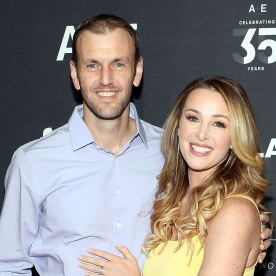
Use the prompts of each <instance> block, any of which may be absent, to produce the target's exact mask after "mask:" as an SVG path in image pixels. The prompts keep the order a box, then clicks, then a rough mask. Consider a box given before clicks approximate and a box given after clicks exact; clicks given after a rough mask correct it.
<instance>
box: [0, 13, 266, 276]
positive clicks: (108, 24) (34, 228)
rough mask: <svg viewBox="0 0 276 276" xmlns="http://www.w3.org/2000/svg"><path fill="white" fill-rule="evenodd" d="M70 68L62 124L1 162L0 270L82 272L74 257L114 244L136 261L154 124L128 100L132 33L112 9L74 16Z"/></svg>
mask: <svg viewBox="0 0 276 276" xmlns="http://www.w3.org/2000/svg"><path fill="white" fill-rule="evenodd" d="M70 69H71V77H72V81H73V84H74V86H75V88H76V89H78V90H81V93H82V96H83V106H78V107H76V108H75V110H74V112H73V114H72V116H71V118H70V120H69V122H68V124H66V125H65V126H63V127H61V128H59V129H57V130H55V131H53V132H52V133H50V134H49V135H48V136H46V137H43V138H41V139H39V140H36V141H33V142H31V143H28V144H27V145H24V146H22V147H20V148H19V149H18V150H17V151H16V152H15V154H14V156H13V159H12V162H11V164H10V166H9V169H8V172H7V175H6V179H5V183H6V184H5V185H6V195H5V200H4V204H3V209H2V214H1V220H0V275H5V276H8V275H13V276H14V275H19V274H25V275H30V273H31V272H30V268H31V267H32V266H33V265H34V266H35V268H36V269H37V271H38V273H39V274H41V275H44V276H49V275H51V276H52V275H74V276H76V275H83V273H84V271H83V270H82V269H81V268H79V266H78V256H79V255H80V254H82V253H83V252H85V251H86V250H87V249H88V248H98V249H103V250H106V251H109V252H111V253H114V254H120V253H119V252H118V251H117V248H116V244H117V243H119V244H121V245H125V246H127V247H129V248H130V250H131V252H132V253H133V255H134V256H135V257H136V258H137V259H138V263H139V265H140V267H142V265H143V262H144V258H145V256H144V254H143V253H142V252H141V246H142V242H143V239H144V238H145V236H146V234H147V233H148V232H149V231H150V229H149V212H150V210H151V207H152V202H153V200H154V193H155V188H156V184H157V179H156V177H157V175H158V174H159V172H160V170H161V168H162V165H163V157H162V154H161V152H160V138H161V135H162V130H161V129H160V128H157V127H155V126H152V125H150V124H148V123H146V122H143V121H142V120H140V119H139V117H138V115H137V112H136V109H135V106H134V105H133V104H132V103H130V96H131V90H132V85H134V86H139V84H140V81H141V77H142V72H143V61H142V57H141V56H140V54H139V46H138V39H137V37H136V34H135V32H134V30H133V29H132V28H131V26H130V25H129V24H128V23H127V22H126V21H125V20H123V19H121V18H119V17H116V16H112V15H99V16H96V17H94V18H92V19H89V20H87V21H85V22H83V24H82V25H81V26H79V27H78V28H77V30H76V32H75V35H74V39H73V58H72V61H71V63H70ZM267 233H268V234H269V232H267ZM266 245H267V243H266ZM99 271H100V269H99Z"/></svg>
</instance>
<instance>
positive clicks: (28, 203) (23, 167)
mask: <svg viewBox="0 0 276 276" xmlns="http://www.w3.org/2000/svg"><path fill="white" fill-rule="evenodd" d="M24 155H25V154H24V152H23V150H22V148H21V149H19V150H17V151H16V152H15V154H14V156H13V159H12V161H11V164H10V166H9V168H8V171H7V174H6V178H5V198H4V203H3V208H2V211H1V216H0V275H3V276H9V275H11V276H15V275H31V267H32V266H33V264H32V259H31V258H30V256H29V252H30V248H31V245H32V243H33V241H34V239H35V236H36V234H37V229H38V208H37V204H36V200H35V196H34V194H35V190H34V188H35V187H34V185H32V184H33V182H32V181H33V180H32V177H33V176H32V172H31V170H30V168H29V166H28V162H27V161H26V159H25V156H24Z"/></svg>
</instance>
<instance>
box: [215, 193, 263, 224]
mask: <svg viewBox="0 0 276 276" xmlns="http://www.w3.org/2000/svg"><path fill="white" fill-rule="evenodd" d="M216 219H217V220H220V222H221V223H226V224H227V225H229V224H230V225H231V223H234V224H235V223H236V222H238V223H239V225H240V224H241V223H242V224H243V225H244V226H245V227H246V226H247V227H249V228H250V227H253V226H256V225H257V226H259V228H258V229H260V227H261V226H260V225H261V224H260V216H259V211H258V207H257V205H256V203H255V201H254V200H253V199H252V198H251V197H248V196H243V195H235V196H228V197H227V198H226V200H225V202H224V204H223V206H222V208H221V210H219V212H218V214H217V215H216V216H215V217H214V220H216ZM256 222H259V224H258V223H257V224H256ZM247 227H246V228H247Z"/></svg>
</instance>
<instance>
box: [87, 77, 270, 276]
mask: <svg viewBox="0 0 276 276" xmlns="http://www.w3.org/2000/svg"><path fill="white" fill-rule="evenodd" d="M258 143H259V141H258V131H257V127H256V122H255V119H254V115H253V111H252V107H251V105H250V103H249V100H248V97H247V95H246V93H245V91H244V90H243V88H242V87H241V86H240V85H239V84H238V83H236V82H235V81H233V80H230V79H227V78H223V77H216V78H213V79H209V80H204V79H198V80H195V81H193V82H192V83H190V84H189V85H188V86H187V87H186V88H185V89H184V91H183V92H182V93H181V95H180V96H179V98H178V100H177V102H176V104H175V106H174V108H173V110H172V112H171V114H170V115H169V117H168V119H167V121H166V124H165V133H164V139H163V154H164V156H165V165H164V167H163V169H162V171H161V174H160V176H159V188H158V191H157V194H156V201H155V203H154V210H153V213H152V215H151V229H152V234H151V235H149V236H148V237H147V239H146V240H145V243H144V249H145V251H146V252H148V253H149V254H148V258H147V260H146V263H145V266H144V270H143V275H144V276H155V275H156V276H157V275H158V276H162V275H164V276H165V275H166V276H167V275H173V276H178V275H204V276H206V275H231V276H235V275H253V274H254V268H255V264H256V262H257V258H258V255H259V243H260V240H259V236H260V232H261V223H260V217H259V210H260V211H262V212H267V210H266V208H265V207H264V206H263V205H262V204H261V201H262V199H263V198H264V196H265V191H266V188H267V187H268V185H269V182H268V181H267V180H266V179H264V178H263V176H262V171H263V161H262V159H261V158H260V156H259V154H258V151H259V144H258ZM119 249H120V251H122V252H123V253H125V255H128V254H129V253H128V252H127V249H126V248H122V247H119ZM92 253H93V254H97V253H98V255H100V256H102V257H105V255H103V253H102V252H101V251H99V252H97V251H95V250H94V251H92ZM108 258H109V259H110V255H108ZM130 259H131V256H130ZM131 260H132V262H125V264H124V263H123V265H125V267H123V269H124V271H128V273H126V274H125V275H140V273H139V269H138V268H137V264H136V262H135V259H134V257H133V258H132V259H131ZM113 263H114V262H113ZM96 264H98V263H96ZM113 267H116V266H113ZM105 269H106V272H107V273H106V275H115V274H112V273H111V271H112V266H105ZM115 271H116V270H115ZM122 271H123V270H122ZM100 272H103V271H102V269H100ZM109 273H110V274H109ZM91 275H92V274H91Z"/></svg>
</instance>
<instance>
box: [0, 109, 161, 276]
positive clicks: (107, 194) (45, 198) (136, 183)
mask: <svg viewBox="0 0 276 276" xmlns="http://www.w3.org/2000/svg"><path fill="white" fill-rule="evenodd" d="M82 116H83V114H82V106H78V107H76V108H75V110H74V112H73V114H72V116H71V118H70V120H69V122H68V124H66V125H65V126H63V127H61V128H59V129H57V130H55V131H53V132H51V133H49V134H48V135H47V136H45V137H42V138H41V139H39V140H36V141H33V142H31V143H28V144H26V145H24V146H22V147H20V148H19V149H18V150H17V151H16V152H15V154H14V156H13V158H12V161H11V164H10V166H9V168H8V171H7V174H6V178H5V188H6V195H5V199H4V204H3V208H2V214H1V219H0V275H5V276H9V275H12V276H14V275H19V274H20V275H21V274H24V275H31V272H30V270H29V268H30V267H32V266H33V265H34V266H35V267H36V269H37V271H38V273H39V274H40V275H43V276H56V275H57V276H59V275H66V276H69V275H72V276H76V275H84V270H82V269H81V268H79V266H78V256H79V255H83V254H87V253H86V251H87V249H88V248H97V249H103V250H106V251H109V252H111V253H114V254H119V252H118V251H117V250H116V247H115V246H116V244H117V243H118V244H121V245H123V246H127V247H128V248H129V249H130V251H131V252H132V253H133V254H134V256H135V257H136V258H137V259H138V262H139V265H140V267H142V265H143V262H144V259H145V256H144V254H143V252H142V251H141V247H142V243H143V240H144V238H145V236H146V235H147V234H148V233H149V231H150V225H149V222H150V211H151V209H152V203H153V200H154V194H155V191H156V185H157V179H156V177H157V176H158V174H159V173H160V170H161V168H162V165H163V156H162V154H161V152H160V137H161V135H162V129H160V128H158V127H155V126H152V125H150V124H148V123H146V122H144V121H142V120H139V118H138V115H137V112H136V109H135V107H134V105H133V104H131V109H130V117H132V118H134V119H135V121H136V130H137V131H136V134H135V135H134V136H133V138H132V139H131V140H130V141H129V142H128V143H127V144H126V145H124V146H123V147H122V148H121V150H120V151H119V152H118V153H117V154H116V155H114V154H113V153H112V152H110V151H108V150H106V149H104V148H102V147H100V146H99V145H97V144H96V143H95V141H94V139H93V137H92V135H91V133H90V131H89V129H88V128H87V126H86V124H85V123H84V122H83V120H82ZM87 255H88V254H87Z"/></svg>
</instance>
